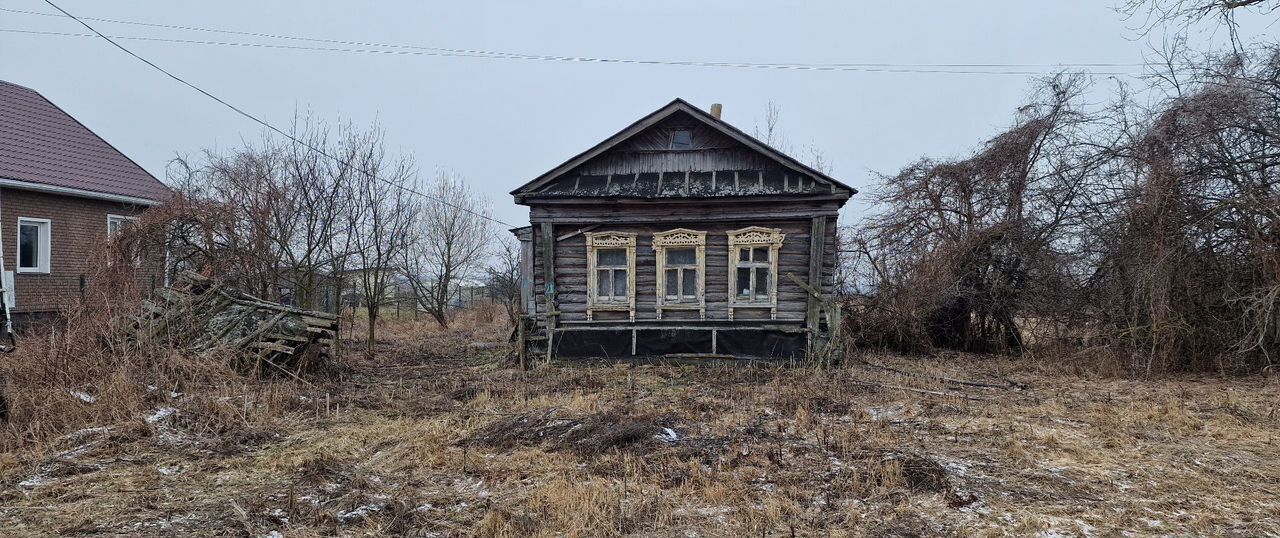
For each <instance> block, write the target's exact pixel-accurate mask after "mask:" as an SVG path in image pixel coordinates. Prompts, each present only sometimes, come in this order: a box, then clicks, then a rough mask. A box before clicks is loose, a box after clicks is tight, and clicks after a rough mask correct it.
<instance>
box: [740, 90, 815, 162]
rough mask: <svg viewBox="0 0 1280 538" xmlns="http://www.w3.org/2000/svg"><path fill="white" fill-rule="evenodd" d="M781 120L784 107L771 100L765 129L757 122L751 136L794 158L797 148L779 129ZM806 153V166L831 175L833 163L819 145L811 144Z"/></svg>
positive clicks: (765, 115) (766, 108) (767, 104)
mask: <svg viewBox="0 0 1280 538" xmlns="http://www.w3.org/2000/svg"><path fill="white" fill-rule="evenodd" d="M781 119H782V105H779V104H778V103H777V102H775V101H774V100H772V99H770V100H769V102H768V103H765V107H764V127H761V126H760V122H758V121H757V122H756V124H755V126H754V127H752V130H751V136H753V137H755V138H756V139H758V140H760V141H761V142H764V143H765V144H767V145H769V147H772V148H773V149H776V150H778V151H781V152H782V153H786V154H788V155H791V156H792V157H796V156H797V155H796V148H795V147H794V146H793V145H792V144H791V141H790V140H788V139H787V136H786V135H785V134H783V132H782V130H781V129H780V128H778V123H779V122H780V121H781ZM804 153H805V154H806V155H805V157H807V159H806V160H807V161H808V162H806V163H805V164H808V165H809V166H811V167H813V169H814V170H817V171H819V172H822V173H824V174H831V172H832V166H831V161H830V160H829V159H827V154H826V152H825V151H822V150H821V149H819V148H818V146H817V145H815V144H812V143H811V144H809V145H807V146H805V147H804Z"/></svg>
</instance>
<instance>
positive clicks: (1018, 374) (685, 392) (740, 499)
mask: <svg viewBox="0 0 1280 538" xmlns="http://www.w3.org/2000/svg"><path fill="white" fill-rule="evenodd" d="M458 325H459V326H462V327H465V328H463V329H459V330H456V331H450V332H441V331H438V330H435V329H434V328H431V327H430V325H429V324H428V323H427V322H426V321H425V320H424V321H422V322H421V323H416V324H415V323H413V322H410V321H405V322H402V323H399V324H395V325H393V326H391V327H389V330H387V331H385V334H386V341H385V342H382V343H381V346H380V347H381V349H382V351H381V353H380V354H379V355H378V356H377V357H376V358H374V359H363V358H359V357H354V356H353V357H351V358H349V359H348V360H347V363H346V364H345V365H344V366H343V367H342V368H341V369H340V371H339V373H338V374H337V379H334V380H331V381H323V382H319V381H317V382H315V384H314V385H310V386H308V385H302V384H298V383H295V382H285V381H274V382H268V383H261V384H258V385H257V386H256V388H254V389H253V390H250V391H248V392H246V393H244V394H239V395H226V394H219V395H218V396H217V397H216V398H215V397H203V396H201V390H202V389H201V388H200V387H198V386H190V387H182V388H181V389H180V390H176V391H174V392H173V393H164V394H158V395H157V396H155V398H156V400H155V402H154V410H153V411H151V412H149V413H147V414H143V415H140V416H137V417H132V418H126V419H123V420H121V421H119V422H115V423H106V424H100V425H97V426H96V427H92V428H87V429H83V430H81V431H79V432H76V433H73V434H70V435H66V436H63V437H62V438H60V439H58V440H57V441H56V442H54V443H49V444H42V445H40V446H38V447H36V448H31V449H28V450H22V451H18V452H11V453H5V454H2V455H0V527H2V528H5V529H7V531H6V534H11V535H24V534H25V535H46V534H69V535H77V534H101V533H125V534H141V535H171V534H180V535H187V534H196V535H247V536H268V535H271V534H270V533H272V532H273V531H277V532H279V533H280V534H281V535H284V536H315V535H333V534H338V535H385V534H397V533H399V534H409V535H417V536H457V535H467V534H475V535H480V536H535V535H540V536H556V535H567V536H607V535H617V534H626V535H640V536H670V535H676V536H793V535H794V536H808V535H828V534H829V535H834V536H844V535H849V536H904V535H905V536H911V535H916V536H936V535H951V536H975V535H976V536H988V535H989V536H1000V535H1012V536H1037V535H1039V536H1076V535H1079V536H1086V535H1094V536H1109V535H1116V534H1119V533H1121V532H1127V533H1128V534H1129V535H1135V536H1140V535H1204V534H1211V535H1212V534H1219V535H1236V536H1264V535H1271V536H1275V535H1280V516H1278V515H1277V514H1280V466H1277V465H1276V463H1277V462H1280V444H1277V433H1280V417H1278V416H1277V411H1276V407H1277V405H1280V403H1278V402H1280V385H1277V383H1275V382H1274V381H1272V380H1269V379H1267V378H1260V377H1255V378H1243V379H1220V378H1209V377H1197V378H1165V379H1160V380H1155V381H1138V380H1125V379H1103V378H1097V379H1095V378H1091V377H1090V374H1089V373H1088V372H1080V373H1075V374H1066V373H1055V372H1053V371H1051V370H1048V369H1046V368H1041V367H1037V366H1035V365H1034V364H1031V363H1023V364H1019V363H1012V362H1007V361H1003V360H1001V361H984V360H980V359H976V358H971V357H950V358H947V359H946V360H940V359H936V358H935V359H908V358H901V357H893V356H870V357H865V359H866V360H867V361H869V363H870V365H868V364H860V365H849V366H845V367H841V368H837V369H833V370H822V371H817V370H807V369H790V370H789V369H783V368H774V367H735V366H715V367H694V366H629V365H617V366H612V365H610V366H604V367H599V366H597V367H575V368H560V367H556V368H544V369H539V370H535V371H532V372H522V371H519V370H515V369H511V368H509V367H506V366H504V365H503V364H502V363H501V362H500V360H499V359H498V357H499V356H500V355H502V354H503V353H505V351H506V350H505V348H504V347H503V346H504V345H505V344H497V345H493V344H489V343H492V342H502V341H503V339H504V337H505V331H504V329H502V328H501V327H495V326H492V324H489V325H486V324H478V323H459V324H458ZM167 390H168V388H165V389H162V391H161V392H164V391H167ZM213 418H216V419H217V420H213Z"/></svg>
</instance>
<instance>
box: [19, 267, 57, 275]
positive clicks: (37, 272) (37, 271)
mask: <svg viewBox="0 0 1280 538" xmlns="http://www.w3.org/2000/svg"><path fill="white" fill-rule="evenodd" d="M17 273H18V274H20V275H47V274H49V270H48V269H23V268H21V267H19V268H18V270H17Z"/></svg>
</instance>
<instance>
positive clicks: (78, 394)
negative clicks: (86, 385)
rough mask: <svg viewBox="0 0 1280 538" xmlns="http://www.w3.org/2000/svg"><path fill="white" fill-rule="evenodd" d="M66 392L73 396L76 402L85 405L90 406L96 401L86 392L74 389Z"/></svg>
mask: <svg viewBox="0 0 1280 538" xmlns="http://www.w3.org/2000/svg"><path fill="white" fill-rule="evenodd" d="M67 392H68V393H70V394H71V395H72V396H74V397H75V398H76V399H77V400H80V401H82V402H84V403H87V404H91V403H94V402H97V401H98V399H97V398H94V397H93V395H92V394H89V393H87V392H82V391H78V390H75V389H72V390H68V391H67Z"/></svg>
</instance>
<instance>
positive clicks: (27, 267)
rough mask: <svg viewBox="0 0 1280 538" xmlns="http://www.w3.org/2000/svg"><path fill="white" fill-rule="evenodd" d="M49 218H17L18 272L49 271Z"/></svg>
mask: <svg viewBox="0 0 1280 538" xmlns="http://www.w3.org/2000/svg"><path fill="white" fill-rule="evenodd" d="M49 227H50V226H49V219H31V218H25V217H24V218H19V219H18V272H19V273H48V272H49V248H50V238H49Z"/></svg>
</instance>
